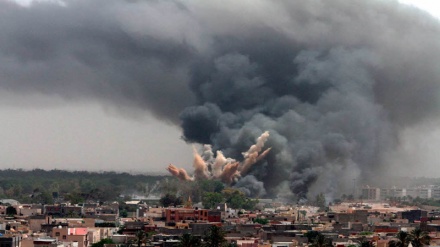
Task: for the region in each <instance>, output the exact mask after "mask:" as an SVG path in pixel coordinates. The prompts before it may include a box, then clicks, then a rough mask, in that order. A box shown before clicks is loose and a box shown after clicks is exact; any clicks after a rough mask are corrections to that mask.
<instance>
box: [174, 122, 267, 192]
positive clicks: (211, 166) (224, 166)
mask: <svg viewBox="0 0 440 247" xmlns="http://www.w3.org/2000/svg"><path fill="white" fill-rule="evenodd" d="M268 138H269V131H266V132H264V133H263V134H261V136H260V137H258V138H257V142H256V143H255V144H254V145H252V146H251V147H250V148H249V149H248V151H246V152H244V153H242V155H243V157H244V160H243V161H242V162H239V161H236V160H235V159H232V158H226V157H225V156H224V155H223V153H222V151H217V154H216V156H215V158H214V157H213V152H212V147H211V145H204V146H203V147H204V152H203V153H204V154H207V155H205V158H203V157H202V156H201V155H200V154H199V153H198V152H197V150H196V149H195V148H194V163H193V167H194V175H193V176H192V177H190V176H189V175H188V173H187V171H186V170H185V169H183V168H177V167H176V166H174V165H173V164H169V165H168V167H167V168H166V169H167V170H168V172H170V173H171V175H173V176H175V177H177V178H179V179H180V180H182V181H194V180H198V179H217V180H220V181H222V182H223V183H225V184H228V185H230V184H233V183H234V182H237V181H238V180H239V179H240V178H241V177H242V176H245V175H246V174H247V173H248V172H249V170H250V169H251V167H252V165H254V164H255V163H257V162H258V161H260V160H261V159H263V158H264V157H266V156H267V154H268V153H269V152H270V150H271V148H268V149H266V150H264V151H263V152H261V151H262V150H263V148H264V143H265V142H266V140H267V139H268Z"/></svg>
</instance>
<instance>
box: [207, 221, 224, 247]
mask: <svg viewBox="0 0 440 247" xmlns="http://www.w3.org/2000/svg"><path fill="white" fill-rule="evenodd" d="M203 240H204V241H205V244H204V245H205V246H206V247H221V246H223V245H224V244H225V243H226V239H225V232H224V231H223V230H222V229H221V228H220V227H218V226H215V225H212V226H211V227H209V229H208V231H207V232H206V233H205V235H204V236H203Z"/></svg>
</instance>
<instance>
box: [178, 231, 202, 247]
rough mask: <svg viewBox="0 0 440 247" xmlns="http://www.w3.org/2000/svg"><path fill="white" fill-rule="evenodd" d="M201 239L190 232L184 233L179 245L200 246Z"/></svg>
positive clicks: (183, 246) (180, 246) (185, 246)
mask: <svg viewBox="0 0 440 247" xmlns="http://www.w3.org/2000/svg"><path fill="white" fill-rule="evenodd" d="M201 245H202V244H201V241H200V238H197V237H194V236H193V235H191V234H189V233H184V234H183V235H182V236H181V237H180V243H179V245H178V246H179V247H200V246H201Z"/></svg>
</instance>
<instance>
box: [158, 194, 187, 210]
mask: <svg viewBox="0 0 440 247" xmlns="http://www.w3.org/2000/svg"><path fill="white" fill-rule="evenodd" d="M160 204H162V206H164V207H169V206H171V205H173V206H177V205H181V204H182V198H180V197H176V196H175V195H171V194H166V195H165V196H164V197H162V198H160Z"/></svg>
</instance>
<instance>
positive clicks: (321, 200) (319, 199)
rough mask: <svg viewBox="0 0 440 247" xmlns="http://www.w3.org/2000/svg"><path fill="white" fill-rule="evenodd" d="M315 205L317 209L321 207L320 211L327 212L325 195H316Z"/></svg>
mask: <svg viewBox="0 0 440 247" xmlns="http://www.w3.org/2000/svg"><path fill="white" fill-rule="evenodd" d="M315 205H316V206H317V207H319V210H320V211H323V210H325V207H326V201H325V196H324V194H323V193H319V194H317V195H316V199H315Z"/></svg>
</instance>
